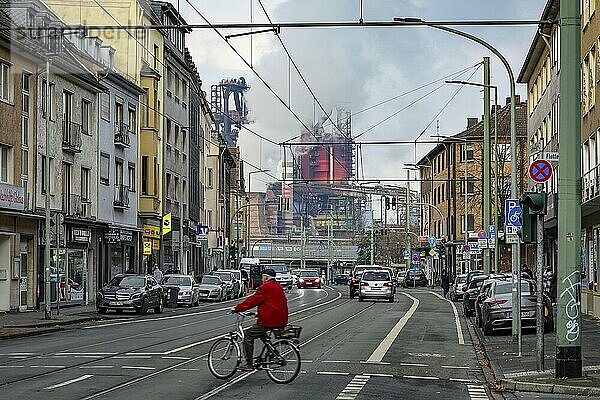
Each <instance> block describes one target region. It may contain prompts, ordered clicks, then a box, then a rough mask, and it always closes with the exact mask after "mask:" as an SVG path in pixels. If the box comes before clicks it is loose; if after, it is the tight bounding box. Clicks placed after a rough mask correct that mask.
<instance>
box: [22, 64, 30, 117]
mask: <svg viewBox="0 0 600 400" xmlns="http://www.w3.org/2000/svg"><path fill="white" fill-rule="evenodd" d="M21 77H22V78H21V90H22V91H21V93H22V95H23V103H22V105H23V110H22V111H23V114H29V90H30V89H29V86H30V81H31V74H29V73H27V72H23V74H22V75H21Z"/></svg>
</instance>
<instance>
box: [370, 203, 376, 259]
mask: <svg viewBox="0 0 600 400" xmlns="http://www.w3.org/2000/svg"><path fill="white" fill-rule="evenodd" d="M372 215H373V210H371V219H372V218H373V217H372ZM374 264H375V221H373V220H371V265H374Z"/></svg>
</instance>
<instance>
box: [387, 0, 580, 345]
mask: <svg viewBox="0 0 600 400" xmlns="http://www.w3.org/2000/svg"><path fill="white" fill-rule="evenodd" d="M561 3H562V1H561ZM575 3H577V4H579V3H578V2H575ZM577 8H578V7H577ZM569 11H572V10H571V9H569ZM577 11H579V10H577ZM573 15H575V13H573ZM577 15H578V14H577ZM562 18H563V15H562V14H561V22H562ZM573 19H574V20H576V19H577V18H573ZM394 21H396V22H400V23H411V24H415V25H417V26H419V25H422V26H428V27H430V28H434V29H439V30H441V31H444V32H448V33H452V34H454V35H458V36H461V37H464V38H465V39H469V40H471V41H473V42H476V43H478V44H480V45H482V46H483V47H485V48H486V49H488V50H489V51H491V52H492V53H494V55H495V56H496V57H498V58H499V59H500V61H501V62H502V64H503V65H504V67H505V68H506V72H507V73H508V80H509V84H510V142H511V146H510V154H511V160H512V161H511V163H510V194H511V197H512V198H513V199H516V198H518V193H517V105H516V99H515V92H516V89H515V75H514V73H513V71H512V68H511V66H510V64H509V63H508V61H507V60H506V58H505V57H504V56H503V55H502V53H500V52H499V51H498V50H497V49H496V48H495V47H494V46H492V45H491V44H489V43H488V42H486V41H485V40H483V39H481V38H478V37H477V36H474V35H471V34H469V33H467V32H463V31H460V30H458V29H454V28H450V27H448V26H442V25H438V24H435V25H433V24H431V23H429V22H427V21H424V20H423V19H421V18H414V17H410V18H402V17H396V18H394ZM489 22H491V21H489ZM561 40H562V36H561ZM572 43H573V44H575V45H576V43H577V42H575V41H573V42H572ZM561 60H562V58H561ZM562 78H563V77H562V75H561V79H562ZM575 97H576V96H575ZM574 101H575V99H574ZM561 104H563V105H564V104H565V102H562V101H561ZM561 120H562V119H561ZM577 179H580V177H577ZM572 232H574V231H571V233H570V234H571V235H573V233H572ZM520 246H521V245H520V244H519V242H518V241H517V243H513V245H512V266H513V270H514V269H516V277H515V274H514V273H513V315H514V323H513V324H512V336H513V341H518V349H519V352H518V355H519V356H521V354H522V352H523V340H522V336H521V312H520V310H521V297H520V291H521V270H520V268H519V264H520V261H521V247H520ZM513 272H514V271H513ZM515 278H516V279H515ZM515 286H516V288H515ZM514 289H516V290H514Z"/></svg>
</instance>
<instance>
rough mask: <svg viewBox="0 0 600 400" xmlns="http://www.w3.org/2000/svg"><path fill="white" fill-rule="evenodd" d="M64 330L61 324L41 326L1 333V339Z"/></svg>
mask: <svg viewBox="0 0 600 400" xmlns="http://www.w3.org/2000/svg"><path fill="white" fill-rule="evenodd" d="M62 330H63V328H61V327H60V326H55V327H51V328H39V329H35V330H32V331H28V332H15V333H11V334H8V335H0V341H2V340H8V339H17V338H23V337H30V336H37V335H43V334H44V333H52V332H58V331H62Z"/></svg>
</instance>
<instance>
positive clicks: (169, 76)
mask: <svg viewBox="0 0 600 400" xmlns="http://www.w3.org/2000/svg"><path fill="white" fill-rule="evenodd" d="M172 86H173V72H171V68H167V97H171V96H173V93H172V92H173V89H171V87H172Z"/></svg>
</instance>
